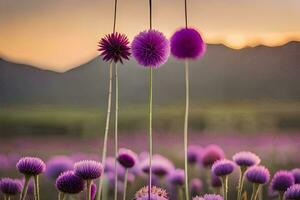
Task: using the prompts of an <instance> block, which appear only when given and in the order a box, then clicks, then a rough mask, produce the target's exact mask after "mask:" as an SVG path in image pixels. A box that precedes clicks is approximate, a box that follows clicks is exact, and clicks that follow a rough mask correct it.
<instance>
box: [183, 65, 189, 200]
mask: <svg viewBox="0 0 300 200" xmlns="http://www.w3.org/2000/svg"><path fill="white" fill-rule="evenodd" d="M188 117H189V62H188V60H185V115H184V172H185V198H186V199H189V180H188V179H189V177H188V158H187V151H188Z"/></svg>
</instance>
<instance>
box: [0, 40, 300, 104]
mask: <svg viewBox="0 0 300 200" xmlns="http://www.w3.org/2000/svg"><path fill="white" fill-rule="evenodd" d="M190 63H191V65H190V83H191V96H192V97H191V99H192V100H193V101H194V102H198V101H201V100H216V101H219V100H247V99H251V100H255V99H275V100H287V99H288V100H291V99H293V100H299V99H300V87H299V86H300V78H299V77H300V43H299V42H290V43H288V44H286V45H284V46H280V47H273V48H271V47H265V46H258V47H255V48H245V49H242V50H233V49H229V48H227V47H225V46H222V45H208V50H207V54H206V55H205V57H204V58H203V59H201V60H199V61H191V62H190ZM119 74H120V98H121V100H122V103H144V102H146V101H147V95H148V81H147V80H148V70H146V69H143V68H142V67H140V66H138V65H137V63H136V62H134V61H130V62H127V63H126V64H125V65H124V66H119ZM107 86H108V64H107V63H104V62H102V61H101V59H100V58H99V57H98V58H95V59H93V60H91V61H90V62H88V63H86V64H84V65H82V66H79V67H77V68H75V69H72V70H70V71H67V72H65V73H56V72H52V71H47V70H41V69H38V68H34V67H31V66H27V65H23V64H15V63H11V62H7V61H5V60H3V59H0V104H55V105H67V104H70V105H103V104H104V103H106V96H107ZM154 95H155V101H156V103H166V102H177V101H183V99H184V67H183V63H182V62H181V61H178V60H175V59H174V58H170V59H169V61H168V63H167V64H166V65H165V66H162V67H161V68H160V69H159V70H156V71H155V73H154Z"/></svg>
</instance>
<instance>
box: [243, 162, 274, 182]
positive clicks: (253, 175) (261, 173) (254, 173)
mask: <svg viewBox="0 0 300 200" xmlns="http://www.w3.org/2000/svg"><path fill="white" fill-rule="evenodd" d="M246 178H247V180H248V181H249V182H251V183H256V184H266V183H267V182H269V180H270V172H269V170H268V169H267V168H265V167H264V166H257V165H256V166H252V167H250V168H249V169H248V170H247V171H246Z"/></svg>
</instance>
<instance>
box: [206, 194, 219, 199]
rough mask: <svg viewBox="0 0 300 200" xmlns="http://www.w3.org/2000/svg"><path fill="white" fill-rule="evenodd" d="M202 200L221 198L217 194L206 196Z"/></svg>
mask: <svg viewBox="0 0 300 200" xmlns="http://www.w3.org/2000/svg"><path fill="white" fill-rule="evenodd" d="M203 199H204V200H223V197H222V196H220V195H217V194H206V195H204V197H203Z"/></svg>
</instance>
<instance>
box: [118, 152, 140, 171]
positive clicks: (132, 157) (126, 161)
mask: <svg viewBox="0 0 300 200" xmlns="http://www.w3.org/2000/svg"><path fill="white" fill-rule="evenodd" d="M137 160H138V157H137V155H136V154H135V153H134V152H133V151H131V150H129V149H125V148H121V149H119V153H118V161H119V163H120V164H121V165H122V166H123V167H124V168H132V167H133V166H134V165H135V164H136V163H137Z"/></svg>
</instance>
